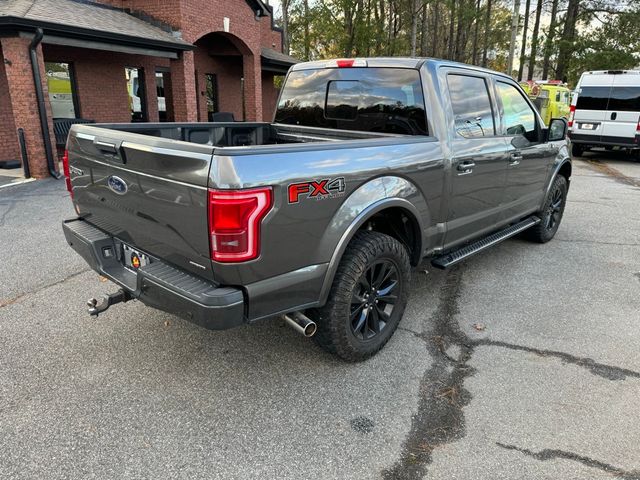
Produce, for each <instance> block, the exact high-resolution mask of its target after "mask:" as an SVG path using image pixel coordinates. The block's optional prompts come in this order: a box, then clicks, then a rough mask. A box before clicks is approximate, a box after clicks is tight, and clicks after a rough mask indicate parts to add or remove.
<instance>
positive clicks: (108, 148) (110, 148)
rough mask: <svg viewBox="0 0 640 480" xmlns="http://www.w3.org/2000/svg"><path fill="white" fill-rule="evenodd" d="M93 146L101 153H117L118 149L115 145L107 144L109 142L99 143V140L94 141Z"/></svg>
mask: <svg viewBox="0 0 640 480" xmlns="http://www.w3.org/2000/svg"><path fill="white" fill-rule="evenodd" d="M93 144H94V145H95V146H96V148H97V149H98V150H100V151H101V152H107V153H118V149H117V147H116V145H115V143H109V142H103V141H100V140H95V141H94V142H93Z"/></svg>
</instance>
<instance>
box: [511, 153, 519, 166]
mask: <svg viewBox="0 0 640 480" xmlns="http://www.w3.org/2000/svg"><path fill="white" fill-rule="evenodd" d="M521 160H522V154H520V153H518V152H514V153H512V154H511V155H510V156H509V166H512V167H515V166H516V165H520V161H521Z"/></svg>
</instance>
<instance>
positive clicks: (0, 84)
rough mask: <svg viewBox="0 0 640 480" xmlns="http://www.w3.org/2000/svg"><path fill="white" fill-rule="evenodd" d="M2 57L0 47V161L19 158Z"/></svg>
mask: <svg viewBox="0 0 640 480" xmlns="http://www.w3.org/2000/svg"><path fill="white" fill-rule="evenodd" d="M3 58H4V56H3V53H2V48H0V162H4V161H7V160H19V159H20V149H19V148H18V139H17V136H16V124H15V122H14V121H13V110H12V108H11V97H10V96H9V85H8V84H7V76H6V73H5V69H4V62H3V61H2V60H3Z"/></svg>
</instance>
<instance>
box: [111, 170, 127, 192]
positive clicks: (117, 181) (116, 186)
mask: <svg viewBox="0 0 640 480" xmlns="http://www.w3.org/2000/svg"><path fill="white" fill-rule="evenodd" d="M107 185H108V186H109V188H110V189H111V190H113V191H114V192H115V193H117V194H118V195H124V194H125V193H127V190H129V187H127V184H126V183H125V181H124V180H122V179H121V178H120V177H116V176H115V175H111V176H110V177H109V178H108V179H107Z"/></svg>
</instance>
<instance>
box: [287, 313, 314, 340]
mask: <svg viewBox="0 0 640 480" xmlns="http://www.w3.org/2000/svg"><path fill="white" fill-rule="evenodd" d="M282 318H284V320H285V322H287V324H288V325H289V326H290V327H291V328H293V329H294V330H295V331H296V332H298V333H301V334H302V335H304V336H305V337H307V338H308V337H313V336H314V335H315V333H316V331H317V330H318V326H317V325H316V322H314V321H313V320H311V319H310V318H309V317H307V316H306V315H305V314H303V313H300V312H293V313H287V314H286V315H283V316H282Z"/></svg>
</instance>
